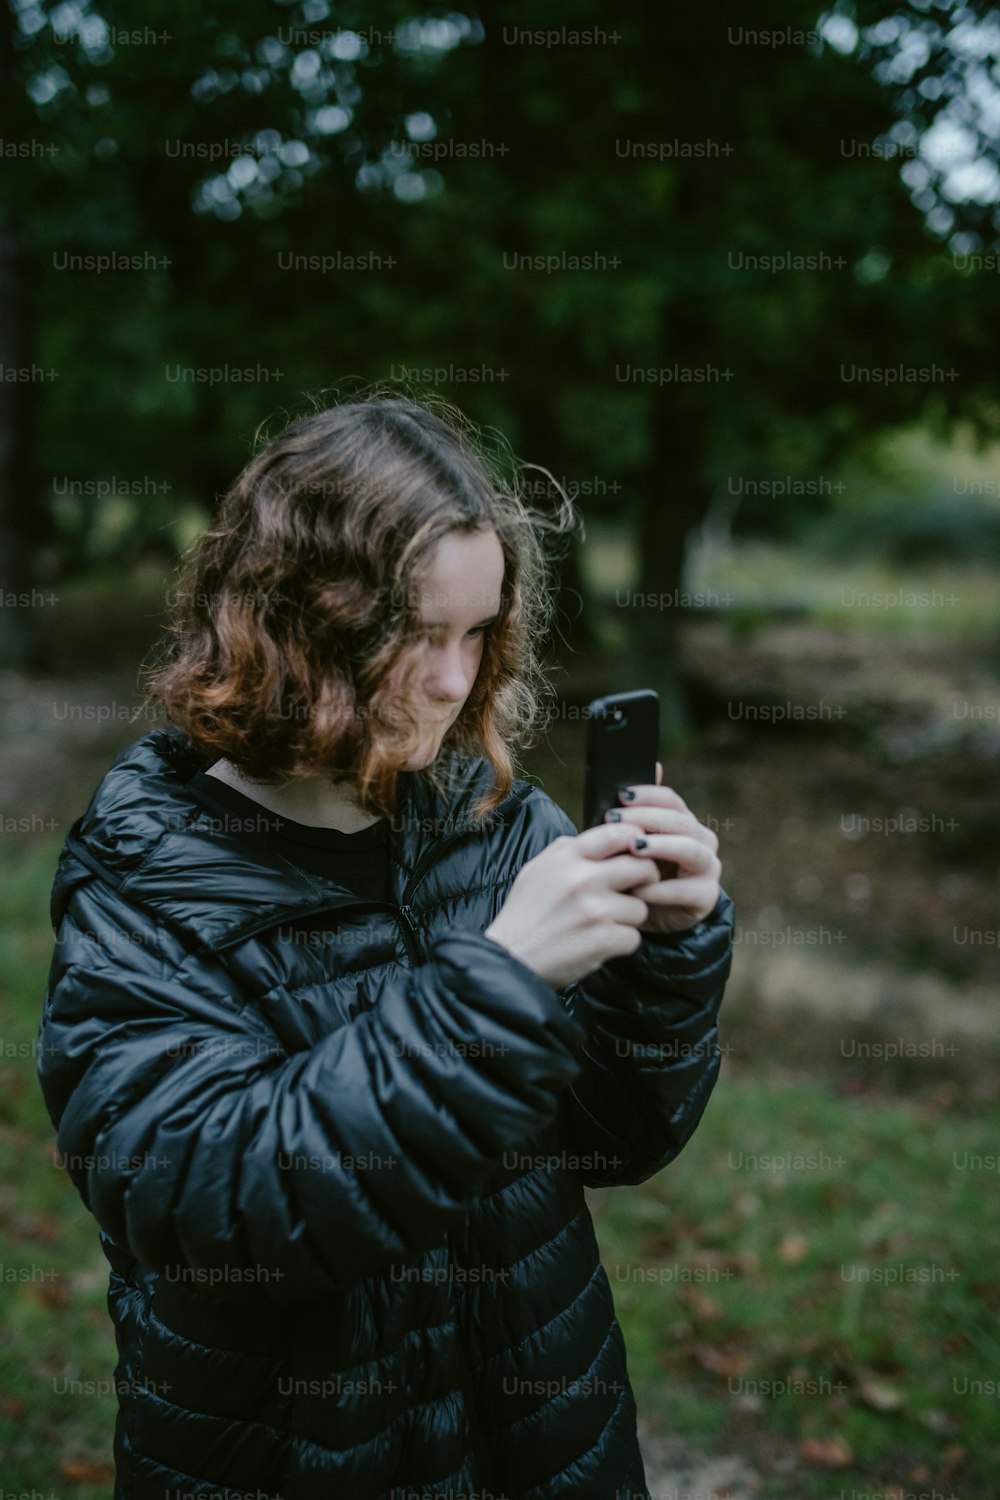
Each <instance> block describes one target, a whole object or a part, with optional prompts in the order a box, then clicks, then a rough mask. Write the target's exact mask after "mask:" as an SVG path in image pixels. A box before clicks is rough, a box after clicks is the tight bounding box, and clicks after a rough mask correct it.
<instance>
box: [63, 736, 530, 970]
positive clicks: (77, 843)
mask: <svg viewBox="0 0 1000 1500" xmlns="http://www.w3.org/2000/svg"><path fill="white" fill-rule="evenodd" d="M213 759H214V757H206V756H204V755H202V754H201V753H199V752H198V751H197V750H196V749H195V748H194V747H193V746H192V745H191V743H190V741H189V740H188V739H187V736H186V735H185V734H184V733H183V731H181V730H180V729H179V728H177V727H176V726H175V725H167V726H163V727H157V728H155V729H152V730H151V731H150V732H149V733H148V734H146V735H144V736H143V737H142V738H141V739H139V740H136V741H135V742H134V743H133V744H131V745H129V746H128V748H127V749H125V750H124V751H122V753H121V754H120V755H119V756H118V758H117V760H115V762H114V763H113V764H112V766H111V767H110V768H109V770H108V771H107V772H106V773H105V775H104V777H103V779H102V780H101V782H100V784H99V785H98V787H97V790H96V791H95V792H94V795H93V797H92V798H91V800H90V803H89V805H88V807H87V809H86V811H85V812H84V813H83V814H82V815H81V816H80V817H79V818H77V819H76V821H75V822H74V823H73V825H72V827H71V828H70V830H69V834H68V835H67V838H66V842H65V844H64V847H63V850H62V853H61V854H60V857H59V863H58V865H57V869H56V875H55V880H54V883H53V887H52V896H51V903H50V912H51V919H52V925H53V929H54V930H55V931H56V932H58V928H59V923H60V921H61V919H62V916H63V913H64V912H65V910H66V906H67V904H68V902H69V898H70V895H71V893H72V891H73V890H74V889H75V887H76V886H77V885H79V884H80V883H81V882H83V881H84V880H87V879H90V878H91V876H93V875H96V876H97V877H98V878H99V879H101V880H102V881H104V882H105V884H107V885H109V886H111V887H112V888H113V889H115V890H116V891H117V892H118V893H119V894H120V895H121V897H122V898H123V899H124V900H126V901H128V902H129V903H130V904H132V905H137V906H140V907H142V908H144V909H146V910H148V911H150V912H151V913H153V914H155V916H156V917H158V918H159V919H160V920H161V921H163V922H164V923H165V924H166V925H167V926H170V927H175V928H180V929H182V930H183V931H184V933H185V935H186V937H187V939H188V941H191V939H192V938H194V940H195V944H196V946H197V947H199V948H204V949H212V948H218V947H220V946H227V947H228V946H229V945H230V944H232V943H234V942H237V941H239V939H240V937H241V936H242V935H243V934H244V932H249V931H250V930H251V929H253V930H256V929H257V928H259V927H261V926H263V925H270V924H271V923H272V922H277V921H280V920H282V919H283V918H285V917H289V918H293V917H294V916H295V915H296V914H302V913H303V912H304V911H306V910H307V909H310V908H316V907H320V906H321V907H323V908H333V907H336V906H337V905H347V904H349V903H355V902H357V901H358V899H359V898H358V897H357V896H355V895H354V894H353V893H352V892H350V891H348V890H346V889H345V888H344V887H343V886H337V885H335V884H334V882H333V881H326V880H324V879H322V877H320V876H314V875H312V874H311V873H310V872H309V871H306V870H302V869H300V868H299V867H298V866H297V865H293V864H292V863H291V862H290V861H288V860H286V859H284V858H283V857H282V856H281V855H280V854H277V853H275V852H273V851H271V850H265V848H264V846H263V845H262V844H261V843H259V842H257V841H256V840H254V838H253V837H252V836H243V835H237V834H235V833H231V832H227V831H226V824H225V821H224V820H223V821H221V822H220V821H219V820H217V819H213V818H212V816H211V814H210V813H208V812H206V810H205V807H204V804H203V803H202V802H201V800H200V799H199V798H198V797H197V796H196V795H195V794H194V793H192V792H191V791H190V790H189V789H188V787H187V782H188V781H189V779H190V778H191V777H192V776H193V775H194V774H195V772H196V771H204V770H207V768H208V766H209V765H210V764H211V763H212V760H213ZM442 780H444V782H445V786H446V790H447V793H448V796H447V800H445V797H444V796H443V794H441V793H438V792H436V791H435V789H434V788H433V786H432V785H431V784H430V782H429V781H428V779H427V778H426V776H425V775H424V774H423V772H422V771H403V772H401V773H400V775H399V781H398V788H399V791H398V803H397V812H396V813H395V815H394V816H393V817H392V818H391V819H390V820H389V835H390V841H391V863H392V866H393V882H394V885H395V886H396V888H397V891H398V892H402V891H403V890H405V888H406V885H407V883H408V882H409V881H410V880H411V878H412V876H413V874H414V871H415V870H417V867H418V866H420V865H421V864H422V863H423V861H424V860H425V859H426V858H427V857H428V856H429V855H430V854H431V851H432V850H434V849H435V847H439V846H440V845H441V843H442V841H443V840H445V839H450V838H452V837H460V836H461V835H462V834H463V833H464V832H468V831H469V830H470V828H473V827H475V826H476V825H474V824H473V822H472V820H471V818H470V809H471V807H472V805H473V803H474V802H475V800H476V798H477V797H478V796H479V795H480V793H481V792H483V791H484V790H485V789H486V788H487V787H488V786H490V785H492V771H491V768H490V766H489V764H488V762H487V761H486V760H485V759H484V758H483V757H481V756H477V757H468V756H460V755H458V754H457V753H455V752H453V753H452V754H451V755H450V756H446V758H445V761H444V764H443V768H442ZM531 789H532V787H531V783H530V782H527V781H524V780H522V779H520V778H518V780H517V781H516V782H515V785H514V788H513V789H512V791H511V794H510V796H509V797H508V798H507V799H505V802H504V803H502V804H501V805H500V808H498V809H495V810H494V813H493V818H494V819H498V818H502V817H503V814H504V811H505V810H507V811H510V810H511V809H512V808H513V806H515V805H516V803H517V802H519V801H520V800H522V799H523V797H524V796H525V795H526V794H527V793H528V792H530V791H531Z"/></svg>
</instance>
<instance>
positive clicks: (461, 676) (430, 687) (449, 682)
mask: <svg viewBox="0 0 1000 1500" xmlns="http://www.w3.org/2000/svg"><path fill="white" fill-rule="evenodd" d="M424 687H425V691H426V693H427V696H428V697H429V698H443V699H447V700H448V701H449V702H453V703H458V702H459V701H461V700H462V699H464V698H467V697H468V696H469V694H470V692H471V691H472V683H471V682H470V681H469V678H468V674H467V672H466V670H465V668H464V666H462V664H461V663H460V662H451V663H448V662H441V663H439V665H438V667H437V668H436V670H434V671H432V672H430V673H428V676H427V677H426V679H425V683H424Z"/></svg>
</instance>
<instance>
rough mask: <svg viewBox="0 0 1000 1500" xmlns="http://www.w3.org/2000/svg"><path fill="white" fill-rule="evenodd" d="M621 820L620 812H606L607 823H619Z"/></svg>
mask: <svg viewBox="0 0 1000 1500" xmlns="http://www.w3.org/2000/svg"><path fill="white" fill-rule="evenodd" d="M621 820H622V815H621V813H620V812H609V813H608V822H609V823H620V822H621Z"/></svg>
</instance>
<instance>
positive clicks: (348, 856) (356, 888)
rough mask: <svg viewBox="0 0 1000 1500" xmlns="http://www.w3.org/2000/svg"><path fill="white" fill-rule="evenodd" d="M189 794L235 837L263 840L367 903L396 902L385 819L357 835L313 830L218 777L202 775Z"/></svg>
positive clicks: (193, 781)
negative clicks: (242, 834)
mask: <svg viewBox="0 0 1000 1500" xmlns="http://www.w3.org/2000/svg"><path fill="white" fill-rule="evenodd" d="M188 790H189V791H190V792H191V793H192V794H193V795H194V796H195V797H197V799H198V801H199V802H202V803H203V804H205V806H206V810H207V811H208V812H209V813H210V814H211V816H212V817H213V818H221V819H224V820H225V826H226V828H227V829H228V831H229V832H232V833H249V834H251V835H252V836H254V837H256V838H260V839H262V840H263V841H264V842H265V843H266V844H267V846H268V847H269V848H272V849H274V850H275V851H276V852H277V853H278V854H281V855H282V856H283V857H284V858H285V859H288V860H291V862H292V863H293V864H295V865H298V866H299V867H300V868H301V869H303V870H309V871H311V872H312V873H313V874H316V875H325V876H326V878H327V879H328V880H333V881H335V882H336V884H337V885H342V886H345V887H346V888H347V890H349V891H353V892H354V894H355V895H356V896H359V897H360V898H361V899H362V900H365V901H391V900H392V893H391V888H390V882H389V847H388V839H387V832H388V819H386V818H380V819H379V820H378V822H377V823H373V824H372V825H371V827H370V828H362V829H360V830H359V832H357V833H341V832H340V830H339V829H337V828H310V827H309V825H308V824H306V823H296V822H294V821H293V820H292V819H291V818H286V817H282V816H279V814H278V813H275V812H271V810H270V809H269V808H267V807H262V806H261V804H260V803H259V802H255V801H254V800H253V798H252V797H247V796H244V794H243V793H242V792H238V791H237V790H236V789H235V787H231V786H230V785H229V784H228V782H225V781H220V780H219V778H218V777H217V776H209V775H208V773H207V772H205V771H198V772H196V774H195V775H194V776H192V778H191V780H190V781H189V782H188Z"/></svg>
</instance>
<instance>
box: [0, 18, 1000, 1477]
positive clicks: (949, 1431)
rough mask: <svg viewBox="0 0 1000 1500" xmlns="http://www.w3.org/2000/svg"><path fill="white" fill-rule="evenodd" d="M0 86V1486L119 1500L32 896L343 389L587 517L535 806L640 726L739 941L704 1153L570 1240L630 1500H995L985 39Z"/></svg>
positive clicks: (588, 50)
mask: <svg viewBox="0 0 1000 1500" xmlns="http://www.w3.org/2000/svg"><path fill="white" fill-rule="evenodd" d="M0 70H2V73H3V81H4V83H5V85H6V88H5V98H6V115H5V120H4V124H3V127H2V128H3V137H2V143H0V150H2V155H3V172H2V179H0V184H2V185H0V313H2V322H0V373H2V379H0V547H2V558H3V574H2V597H0V604H2V606H3V607H2V608H0V683H2V693H0V737H2V748H3V754H4V764H5V768H6V770H5V775H4V778H3V781H2V784H0V797H2V807H0V819H2V821H0V828H2V830H3V833H4V838H3V840H2V842H0V858H2V862H3V874H4V879H3V881H2V884H0V891H2V896H0V900H2V903H3V907H4V929H3V960H4V961H3V968H2V979H0V1074H2V1077H0V1151H2V1174H0V1177H2V1186H0V1236H2V1244H0V1254H2V1262H0V1265H2V1271H0V1299H2V1302H3V1319H2V1332H0V1475H2V1478H3V1481H4V1485H5V1487H6V1489H7V1490H9V1491H17V1490H28V1489H36V1490H40V1491H45V1492H46V1493H47V1494H48V1495H49V1497H50V1500H52V1497H54V1496H59V1497H69V1496H73V1497H80V1500H97V1497H104V1496H107V1495H108V1494H109V1493H110V1486H111V1480H112V1476H113V1470H112V1465H111V1446H110V1445H111V1430H112V1426H113V1422H114V1412H115V1404H116V1402H115V1395H114V1392H113V1390H112V1389H111V1384H110V1382H111V1374H112V1369H113V1363H114V1348H113V1335H112V1329H111V1324H110V1321H109V1320H108V1318H107V1315H106V1312H105V1307H104V1296H105V1289H106V1265H105V1262H104V1260H103V1257H102V1256H101V1254H100V1251H99V1248H98V1244H97V1235H96V1226H95V1224H94V1223H93V1221H92V1220H91V1219H90V1217H89V1216H88V1214H87V1213H86V1211H85V1210H84V1208H83V1206H82V1204H81V1203H80V1201H79V1199H78V1197H77V1195H76V1193H75V1190H74V1189H73V1188H72V1185H71V1184H70V1182H69V1181H68V1178H67V1177H66V1174H65V1172H63V1171H61V1170H60V1169H59V1167H58V1161H57V1155H56V1148H55V1139H54V1134H53V1132H52V1129H51V1126H50V1124H49V1121H48V1117H47V1116H46V1114H45V1112H44V1107H43V1105H42V1102H41V1098H40V1095H39V1093H38V1089H37V1085H36V1081H35V1062H34V1037H35V1033H36V1030H37V1025H38V1019H39V1015H40V1010H41V1003H42V996H43V994H44V988H45V979H46V974H47V971H48V965H49V961H50V958H51V952H52V943H53V935H52V931H51V927H50V925H49V922H48V893H49V888H50V885H51V881H52V876H53V872H54V867H55V862H56V859H57V856H58V853H59V850H60V848H61V846H62V842H63V839H64V838H65V834H66V831H67V828H68V825H69V824H70V823H71V822H72V821H73V819H74V818H75V817H77V816H78V814H79V813H80V812H82V811H83V809H84V807H85V806H86V804H87V802H88V800H89V798H90V796H91V794H92V792H93V790H94V789H95V787H96V785H97V783H98V781H99V780H100V778H101V776H102V775H103V774H104V772H105V771H106V769H107V768H108V766H109V764H110V762H111V760H112V759H113V758H114V756H115V755H116V754H117V753H118V752H119V751H120V750H121V749H123V748H124V747H125V746H126V745H128V744H130V743H131V742H132V741H133V740H135V739H136V738H138V737H139V736H140V735H141V734H144V733H146V732H147V731H148V730H149V729H150V728H152V727H153V725H154V724H155V723H156V722H158V720H157V719H156V718H155V717H154V716H152V715H151V713H149V712H148V711H147V710H144V709H142V707H141V704H142V693H141V690H140V686H139V679H138V671H139V666H140V663H141V662H142V661H143V660H144V659H145V658H146V657H147V654H148V653H149V651H150V650H151V649H152V648H153V647H154V645H155V643H156V642H157V641H158V640H159V639H160V638H161V632H162V627H163V624H164V621H165V618H166V605H167V601H168V598H169V595H170V590H171V588H172V587H173V586H174V583H175V578H174V568H175V566H176V563H177V559H178V557H179V555H180V553H181V551H182V550H183V549H184V547H186V546H187V545H188V544H189V542H190V541H191V540H192V539H193V538H194V537H195V536H196V535H197V534H198V533H199V532H200V531H201V530H202V529H203V528H204V527H205V525H206V524H207V523H208V521H209V519H210V517H211V515H212V511H213V506H214V503H215V498H216V496H217V495H218V494H219V493H220V492H221V491H222V490H223V489H224V488H225V487H226V486H227V485H228V484H229V483H230V482H231V481H232V479H233V478H234V477H235V475H236V474H237V472H238V471H239V470H240V469H241V468H242V466H243V465H244V463H245V462H246V460H247V458H248V457H249V455H250V452H251V449H252V445H253V441H254V434H255V433H256V431H257V430H258V428H259V427H260V426H261V424H270V425H271V426H275V425H280V424H281V423H283V422H284V420H285V419H286V417H288V416H292V415H294V414H297V413H299V412H301V411H304V410H305V409H307V407H308V403H309V398H310V397H318V398H319V399H320V400H323V401H332V400H335V399H340V398H343V397H345V396H348V395H349V394H350V393H351V391H352V390H353V389H355V388H357V387H359V386H364V385H366V384H368V383H370V382H374V381H379V382H397V383H399V386H400V388H401V389H407V390H410V391H412V392H414V393H418V394H419V392H420V391H438V392H440V393H441V394H443V395H445V396H447V397H448V398H449V399H450V400H452V401H454V402H455V403H456V404H457V405H458V406H460V407H461V408H462V410H463V411H465V412H466V413H467V414H468V415H469V416H470V417H472V418H473V419H474V420H476V421H477V422H479V423H481V424H484V425H485V426H486V427H487V428H493V429H496V430H498V431H499V432H500V433H501V434H503V436H504V437H505V438H506V439H507V440H508V441H509V442H510V444H511V446H512V448H513V450H514V452H515V453H516V454H517V456H518V458H519V459H521V460H522V461H524V462H525V463H530V464H534V465H538V466H539V468H538V469H536V470H533V471H529V473H528V478H529V479H530V480H531V486H530V493H531V495H532V499H533V502H534V503H536V504H538V505H539V506H540V507H544V506H545V504H546V500H547V497H548V498H551V497H552V490H551V480H552V479H554V480H556V481H558V483H559V484H560V485H561V486H562V487H563V488H564V489H565V490H566V492H567V493H568V494H570V495H571V496H572V497H573V498H574V499H575V501H576V504H577V507H578V510H579V513H580V516H581V517H582V520H583V523H584V526H583V528H582V530H581V534H580V535H579V536H578V537H577V539H576V541H575V543H574V546H573V548H572V550H571V551H570V552H569V553H568V555H567V556H566V557H565V559H564V560H563V561H562V564H561V571H560V575H559V576H560V609H559V616H558V630H557V632H556V633H555V635H554V636H553V640H552V643H551V649H550V654H549V660H550V664H551V672H552V680H553V682H554V684H555V686H556V687H557V689H558V692H559V707H558V712H555V713H554V714H553V717H552V721H551V725H550V729H549V732H548V734H547V735H546V737H545V739H544V740H543V741H542V742H541V743H539V744H537V745H536V746H534V747H533V748H532V749H531V750H530V751H528V752H527V753H526V754H525V756H524V760H523V766H522V771H523V773H524V774H526V775H528V776H530V777H531V778H532V779H534V780H536V781H538V782H539V783H540V784H542V785H543V786H544V787H545V789H546V790H547V791H548V792H549V793H550V794H551V795H552V796H553V797H555V799H556V800H557V801H558V802H560V803H561V805H562V806H564V807H565V808H566V809H567V810H568V811H569V812H570V814H571V816H573V817H574V819H575V820H576V821H577V823H578V824H579V821H580V816H581V799H582V768H583V743H582V737H583V724H582V722H581V720H582V711H583V709H584V708H585V706H586V704H587V703H588V702H589V700H590V699H591V698H592V697H594V696H596V695H597V694H598V693H603V692H608V691H611V690H612V689H621V688H631V687H654V688H656V689H657V690H658V691H659V693H660V694H661V699H662V703H663V709H664V724H663V739H662V744H661V754H662V758H663V760H664V763H665V769H666V776H665V780H666V782H667V783H668V784H669V785H672V786H675V787H676V788H677V789H678V790H679V791H680V792H681V794H682V795H683V796H684V797H685V798H686V800H687V801H688V803H689V804H690V806H691V807H692V809H693V810H694V811H695V812H696V813H697V814H698V815H699V817H700V818H701V819H702V821H704V822H707V823H708V824H709V825H710V826H711V827H713V828H714V829H715V830H716V831H717V833H718V835H719V839H720V845H721V848H720V853H721V855H722V858H723V861H724V884H725V888H726V889H727V890H728V891H729V893H730V894H731V895H732V896H733V898H734V900H735V903H736V909H737V932H736V947H735V959H734V968H733V976H732V979H731V982H730V987H729V991H728V996H727V1000H726V1003H725V1010H724V1026H723V1031H722V1036H721V1041H722V1046H723V1052H724V1060H723V1070H722V1075H721V1079H720V1082H719V1084H718V1086H717V1089H716V1092H715V1094H714V1096H713V1098H712V1100H711V1101H710V1103H709V1106H708V1109H707V1111H706V1114H705V1117H704V1119H703V1121H702V1123H701V1126H700V1127H699V1130H698V1132H697V1133H696V1135H695V1137H694V1138H693V1140H692V1141H691V1143H690V1144H689V1146H688V1147H687V1148H686V1150H685V1151H684V1153H683V1154H682V1156H681V1157H680V1158H678V1160H677V1162H676V1163H675V1164H673V1165H672V1166H671V1167H669V1168H668V1169H667V1170H666V1171H665V1172H663V1173H661V1174H659V1176H658V1177H656V1178H655V1179H653V1180H652V1181H651V1182H649V1183H646V1184H644V1185H643V1186H642V1187H638V1188H628V1189H618V1190H603V1191H593V1192H590V1193H589V1199H590V1202H591V1206H592V1211H593V1213H594V1217H595V1223H596V1225H597V1230H598V1236H599V1238H600V1241H601V1247H602V1252H603V1256H604V1261H605V1265H606V1267H607V1269H608V1274H609V1277H610V1280H611V1284H612V1288H613V1291H614V1295H615V1299H616V1305H617V1307H618V1312H619V1317H620V1320H621V1322H622V1325H623V1328H624V1330H625V1336H626V1341H627V1345H628V1349H629V1359H630V1369H631V1371H632V1376H633V1380H634V1383H635V1385H636V1390H637V1397H638V1401H639V1409H640V1413H641V1422H642V1426H641V1436H642V1442H643V1448H644V1452H645V1453H646V1456H647V1473H648V1478H649V1483H650V1488H651V1491H652V1493H653V1495H654V1497H655V1500H682V1496H683V1495H684V1494H685V1493H697V1494H698V1496H699V1500H710V1497H711V1496H715V1495H717V1496H719V1497H720V1500H722V1497H729V1500H742V1497H748V1496H757V1495H760V1496H774V1497H804V1500H812V1497H815V1500H825V1497H831V1496H833V1497H843V1500H846V1497H848V1496H849V1497H851V1500H873V1497H875V1496H876V1495H884V1496H887V1497H894V1500H906V1497H914V1496H916V1495H925V1496H927V1497H933V1500H938V1497H940V1500H944V1497H946V1496H952V1497H954V1500H985V1497H987V1496H992V1495H994V1494H995V1479H994V1477H993V1476H994V1473H995V1468H996V1463H997V1460H998V1459H1000V1332H998V1325H997V1312H998V1310H1000V1289H998V1284H997V1278H996V1261H995V1249H996V1244H997V1238H998V1230H1000V1207H998V1192H997V1184H998V1176H997V1173H998V1167H1000V1155H998V1150H1000V1131H998V1120H1000V1116H998V1111H997V1100H998V1082H997V1079H998V1070H997V1062H998V1058H1000V1010H998V1004H997V1000H998V965H997V956H998V946H1000V914H998V903H997V874H998V863H1000V859H998V834H1000V806H998V801H997V795H996V788H997V773H998V765H1000V600H998V589H997V574H998V561H1000V461H998V454H1000V449H998V443H1000V391H998V388H997V331H998V328H1000V275H998V270H1000V252H998V244H997V228H998V223H1000V218H998V205H1000V171H998V159H1000V13H998V12H997V11H996V10H995V9H994V8H993V7H992V6H990V5H988V4H961V3H952V0H908V3H894V0H879V3H874V0H873V3H867V0H865V3H858V4H853V3H841V0H837V3H836V4H834V5H833V6H832V7H830V8H828V9H826V10H823V9H821V8H820V7H818V6H812V5H808V4H803V3H799V0H786V3H784V4H780V5H779V4H770V3H767V0H753V4H751V5H748V6H746V7H740V8H736V7H727V6H724V5H719V4H714V3H711V0H708V3H705V4H702V5H699V6H683V7H671V6H661V5H654V4H652V3H645V4H637V5H633V6H631V7H628V8H627V13H626V14H622V13H621V12H620V10H619V8H618V7H614V6H612V5H610V4H607V3H605V4H603V5H601V4H597V3H596V0H576V3H575V4H573V5H570V4H568V3H561V0H543V3H541V4H535V5H528V4H526V3H520V4H518V3H511V4H507V5H498V6H497V7H496V9H495V11H494V10H493V9H492V8H491V9H489V10H486V9H484V10H481V11H477V10H475V9H468V10H457V11H451V10H446V9H444V8H441V7H424V6H422V5H419V4H417V3H414V4H392V3H383V0H378V3H369V4H366V5H363V6H362V5H360V4H359V5H350V4H345V5H342V6H339V7H336V8H334V7H333V6H332V5H331V4H329V3H328V0H292V3H283V0H241V3H240V4H238V5H237V4H236V3H234V0H210V3H209V4H207V5H205V4H196V3H194V0H171V3H170V4H167V3H165V0H146V3H145V4H144V5H143V6H142V8H141V12H136V11H134V10H133V9H131V8H130V7H127V6H125V5H123V4H120V3H114V0H94V3H83V0H80V3H77V0H66V3H61V4H49V3H45V0H11V3H10V4H8V5H7V6H6V7H5V9H4V13H3V16H2V18H0ZM543 470H544V471H547V475H548V477H546V473H544V472H543Z"/></svg>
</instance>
